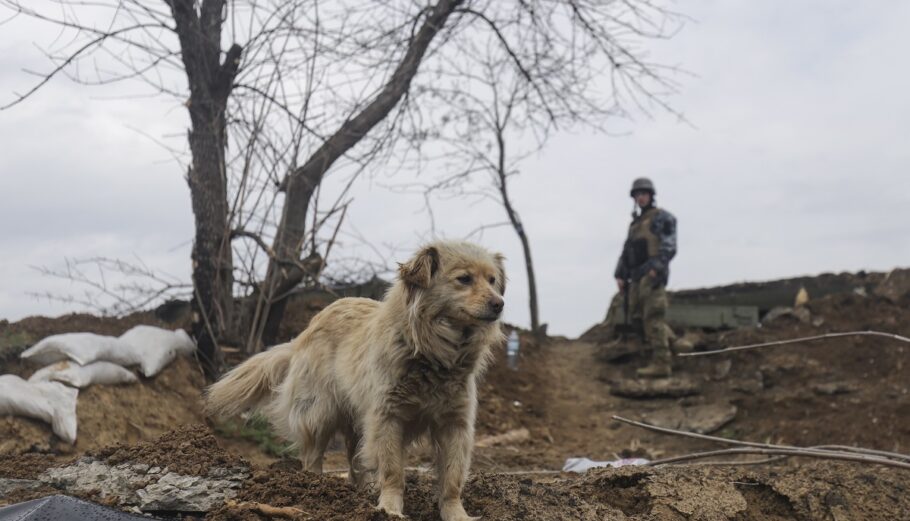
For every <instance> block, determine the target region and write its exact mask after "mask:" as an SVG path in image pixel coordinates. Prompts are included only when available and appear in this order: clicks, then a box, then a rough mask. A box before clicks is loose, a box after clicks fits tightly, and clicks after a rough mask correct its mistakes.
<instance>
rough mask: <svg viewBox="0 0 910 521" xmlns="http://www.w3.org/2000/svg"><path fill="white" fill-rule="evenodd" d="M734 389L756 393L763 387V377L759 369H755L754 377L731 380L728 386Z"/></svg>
mask: <svg viewBox="0 0 910 521" xmlns="http://www.w3.org/2000/svg"><path fill="white" fill-rule="evenodd" d="M730 387H731V388H732V389H733V390H734V391H739V392H741V393H746V394H756V393H759V392H761V391H762V390H763V389H764V388H765V378H764V375H763V374H762V372H761V371H755V377H754V378H744V379H742V380H737V381H735V382H733V384H732V385H731V386H730Z"/></svg>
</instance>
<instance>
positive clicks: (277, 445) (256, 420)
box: [215, 414, 294, 458]
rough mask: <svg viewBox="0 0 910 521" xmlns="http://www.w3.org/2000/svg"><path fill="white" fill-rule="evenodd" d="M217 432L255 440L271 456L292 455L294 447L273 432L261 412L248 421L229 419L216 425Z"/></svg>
mask: <svg viewBox="0 0 910 521" xmlns="http://www.w3.org/2000/svg"><path fill="white" fill-rule="evenodd" d="M215 432H217V433H218V434H219V435H221V436H224V437H225V438H239V439H244V440H249V441H252V442H254V443H255V444H256V445H257V446H258V447H259V449H260V450H262V451H263V452H265V453H266V454H268V455H270V456H275V457H278V458H280V457H284V456H288V455H291V454H292V453H293V452H294V448H293V446H292V444H291V443H288V442H286V441H284V440H282V439H281V438H279V437H277V436H276V435H275V433H274V432H272V426H271V425H269V421H268V420H267V419H265V417H264V416H262V415H260V414H254V415H252V416H250V417H249V419H247V420H246V421H238V420H229V421H227V422H224V423H219V424H217V425H215Z"/></svg>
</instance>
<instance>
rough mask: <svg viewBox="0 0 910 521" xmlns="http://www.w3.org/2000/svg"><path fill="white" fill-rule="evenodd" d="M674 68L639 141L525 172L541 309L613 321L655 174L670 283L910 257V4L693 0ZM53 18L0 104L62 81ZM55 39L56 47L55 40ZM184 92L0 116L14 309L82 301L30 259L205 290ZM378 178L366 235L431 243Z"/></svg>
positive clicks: (3, 313) (553, 149)
mask: <svg viewBox="0 0 910 521" xmlns="http://www.w3.org/2000/svg"><path fill="white" fill-rule="evenodd" d="M677 8H678V9H679V10H681V11H683V12H684V13H685V14H687V15H688V16H690V17H692V18H693V20H694V21H693V22H692V23H689V24H688V25H687V26H686V27H685V29H684V30H683V31H682V32H681V33H680V34H679V35H678V36H677V37H675V38H673V39H672V40H670V41H668V42H660V43H659V44H651V45H652V48H653V54H654V58H655V59H656V60H657V61H660V62H663V63H670V64H678V65H681V66H682V67H684V68H685V69H687V70H688V71H691V72H692V73H693V76H692V77H680V78H679V79H680V81H681V82H682V85H681V93H680V95H679V96H677V97H675V98H674V99H673V100H672V102H673V105H674V106H675V107H676V108H677V109H678V110H680V111H681V112H684V113H685V115H686V117H687V118H688V119H689V121H690V122H691V125H686V124H680V123H679V122H678V121H677V120H676V119H675V118H673V117H671V116H669V115H659V114H658V115H656V116H655V118H654V119H647V118H641V117H640V118H638V119H637V120H636V121H635V122H633V123H632V124H628V123H622V124H617V130H622V131H628V133H627V134H624V135H623V136H622V137H606V136H602V135H592V134H589V133H584V134H581V133H576V134H572V133H563V134H559V135H557V136H555V138H554V139H553V140H552V141H551V143H550V144H549V145H548V147H547V148H546V149H545V151H544V152H543V153H542V154H540V155H539V156H534V157H531V158H529V159H527V160H526V161H525V163H523V165H522V167H521V170H522V173H521V175H520V176H519V177H517V178H514V181H513V185H512V188H511V190H512V193H513V198H514V202H515V204H516V206H517V208H518V209H519V211H520V212H521V214H522V217H523V220H524V222H525V225H526V229H527V230H528V233H529V236H530V238H531V241H532V248H533V254H534V262H535V265H536V269H537V277H538V287H539V294H540V299H541V303H540V309H541V318H542V320H543V321H544V322H548V323H549V324H550V331H551V332H553V333H559V334H567V335H577V334H579V333H580V332H582V331H583V330H584V329H586V328H587V327H589V326H590V325H592V324H593V323H595V322H597V321H599V320H600V319H602V318H603V315H604V312H605V310H606V306H607V303H608V300H609V298H610V296H611V294H612V292H613V290H614V282H613V280H612V271H613V267H614V265H615V262H616V257H617V255H618V254H619V250H620V248H621V245H622V241H623V239H624V236H625V232H626V227H627V225H628V221H629V212H630V210H631V199H629V197H628V186H629V184H630V183H631V181H632V179H633V178H635V177H638V176H649V177H651V178H652V179H653V180H654V182H655V184H656V185H657V191H658V196H657V198H658V203H659V205H660V206H663V207H665V208H667V209H669V210H670V211H671V212H673V213H674V214H675V215H676V217H677V219H678V223H679V253H678V255H677V258H676V259H675V260H674V262H673V263H672V265H671V268H672V275H671V280H670V287H671V289H681V288H692V287H699V286H706V285H716V284H725V283H732V282H738V281H745V280H763V279H772V278H779V277H789V276H796V275H803V274H817V273H822V272H839V271H856V270H860V269H866V270H888V269H891V268H893V267H895V266H908V265H910V145H908V141H907V140H908V136H910V97H908V95H907V93H908V92H910V68H908V67H906V65H901V64H902V63H906V60H907V58H906V51H907V49H910V31H907V29H906V28H907V27H908V26H910V2H906V1H903V0H890V1H888V0H876V1H871V2H856V1H843V0H807V1H800V2H792V1H784V0H775V1H763V2H755V1H747V0H741V1H732V0H724V1H720V0H715V1H711V0H696V1H689V2H684V3H682V2H681V3H679V4H678V5H677ZM46 35H47V32H46V31H44V32H42V29H41V28H40V27H37V26H35V25H34V24H33V23H30V22H28V21H27V20H24V19H23V20H17V21H15V23H10V24H7V25H4V26H2V27H0V102H6V101H8V100H9V99H10V97H11V93H12V92H13V91H21V90H22V89H23V88H24V87H25V86H27V85H28V84H29V82H30V81H32V79H31V78H29V77H27V76H25V75H24V74H23V73H22V72H21V70H22V69H23V68H31V69H41V70H43V69H45V68H46V63H47V62H46V61H45V60H44V58H43V57H42V55H41V53H40V51H39V50H38V49H37V48H36V47H35V45H33V42H37V43H39V44H46V43H48V41H47V38H46V37H45V36H46ZM51 37H52V36H51ZM186 124H187V122H186V116H185V113H184V110H183V108H182V107H180V106H175V105H174V103H173V102H166V103H165V102H147V101H137V100H129V99H127V100H124V99H111V95H110V93H107V92H104V91H101V90H97V89H92V88H86V87H83V86H79V85H75V84H73V83H71V82H69V81H67V80H65V79H63V78H61V79H58V80H55V81H53V82H51V83H50V84H49V85H47V86H46V88H45V89H43V91H41V92H40V93H39V94H38V95H37V96H35V97H34V98H33V99H31V100H30V101H28V102H27V103H24V104H21V105H19V106H17V107H15V108H14V109H11V110H7V111H3V112H0V223H2V230H3V231H2V233H0V317H2V318H7V319H10V320H15V319H19V318H22V317H24V316H27V315H33V314H45V315H58V314H62V313H65V312H69V311H72V310H75V309H78V307H77V306H72V305H63V304H58V303H52V302H49V301H47V300H44V299H36V298H34V297H31V296H29V295H28V294H29V293H30V292H38V293H41V292H46V291H49V292H52V293H60V294H62V293H68V292H69V293H71V292H79V291H81V289H80V288H79V287H77V286H71V285H69V284H68V283H65V282H60V281H56V280H53V279H49V278H47V277H45V276H42V275H40V274H39V273H37V272H36V271H35V270H34V269H33V268H32V266H36V265H45V266H49V267H56V266H61V265H62V263H63V259H64V258H65V257H71V258H79V257H87V256H96V255H104V256H109V257H120V258H127V259H129V258H141V259H142V261H143V262H145V263H146V264H147V265H149V266H150V267H153V268H155V269H159V270H163V271H166V272H169V273H171V274H173V275H175V276H177V277H180V278H184V279H186V280H188V278H189V260H188V259H189V249H190V240H191V238H192V235H193V230H192V214H191V212H190V205H189V193H188V190H187V188H186V184H185V182H184V180H183V174H184V172H183V170H182V169H181V168H180V167H179V166H178V165H177V163H176V162H175V161H174V160H173V159H172V158H171V157H170V156H169V155H168V153H167V152H166V151H164V150H163V149H162V148H161V147H159V146H158V145H156V144H155V143H154V142H153V141H152V140H150V139H149V138H148V137H147V136H156V137H161V136H174V135H180V134H182V133H183V132H185V128H186ZM377 179H381V176H379V177H377V178H374V179H373V180H372V181H371V180H364V182H362V183H360V184H359V185H357V186H356V187H355V190H354V197H355V204H354V205H353V207H352V211H351V214H350V216H349V221H348V222H349V224H350V225H351V226H352V229H356V230H357V231H359V232H360V233H362V234H363V235H365V236H367V237H370V238H371V239H372V240H374V241H376V242H377V243H388V244H396V245H400V246H402V247H405V248H413V247H416V246H417V245H418V244H419V243H420V242H421V241H422V240H424V239H425V238H427V234H426V230H427V229H428V218H427V215H426V213H424V212H422V211H421V207H422V205H423V201H422V200H421V199H420V198H418V197H416V196H404V195H400V194H394V193H391V192H390V191H389V190H387V189H386V188H384V183H383V182H380V181H379V180H377ZM502 220H504V216H503V215H502V211H501V209H498V208H496V207H493V206H490V207H485V206H472V207H470V208H467V209H466V208H465V207H464V205H463V204H460V203H455V202H443V203H439V205H438V206H437V212H436V229H437V231H438V232H439V233H440V234H441V235H444V236H446V237H450V238H458V237H463V236H464V235H465V234H467V233H468V232H469V231H471V230H473V229H474V228H476V227H477V226H478V225H480V224H484V223H490V222H498V221H502ZM481 242H482V243H483V244H485V245H487V246H488V247H490V248H493V249H496V250H499V251H502V252H503V253H505V254H506V255H507V257H508V259H509V261H508V270H509V272H510V279H511V284H510V286H509V289H508V291H507V295H506V297H507V312H506V319H507V320H509V321H511V322H515V323H518V324H526V323H527V321H528V312H527V303H526V298H527V289H526V288H527V284H526V278H525V273H524V267H523V261H522V257H521V249H520V245H519V243H518V240H517V238H516V237H515V235H514V233H512V232H510V230H509V229H498V230H491V231H488V232H487V233H486V234H485V235H484V236H483V237H482V239H481Z"/></svg>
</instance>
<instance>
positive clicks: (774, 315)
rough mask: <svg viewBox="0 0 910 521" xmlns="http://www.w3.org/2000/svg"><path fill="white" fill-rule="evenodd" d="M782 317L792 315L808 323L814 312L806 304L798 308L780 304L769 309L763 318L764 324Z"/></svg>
mask: <svg viewBox="0 0 910 521" xmlns="http://www.w3.org/2000/svg"><path fill="white" fill-rule="evenodd" d="M781 317H792V318H795V319H797V320H799V321H800V322H803V323H805V324H808V323H809V322H810V321H811V320H812V312H810V311H809V308H807V307H805V306H800V307H797V308H788V307H785V306H778V307H776V308H772V309H771V311H768V312H767V313H766V314H765V316H764V318H762V320H761V322H762V324H770V323H771V322H774V321H775V320H778V319H779V318H781Z"/></svg>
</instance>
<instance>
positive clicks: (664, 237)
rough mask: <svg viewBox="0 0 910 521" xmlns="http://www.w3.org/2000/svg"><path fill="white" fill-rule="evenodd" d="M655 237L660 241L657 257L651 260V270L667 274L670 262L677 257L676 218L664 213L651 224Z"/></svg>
mask: <svg viewBox="0 0 910 521" xmlns="http://www.w3.org/2000/svg"><path fill="white" fill-rule="evenodd" d="M651 226H652V229H651V231H652V232H654V234H655V235H657V237H658V238H659V239H660V245H659V246H658V248H657V255H656V256H654V257H653V258H651V259H649V261H648V262H649V264H650V267H651V269H653V270H655V271H658V272H661V273H663V272H665V271H666V270H667V267H668V266H669V265H670V261H671V260H672V259H673V257H675V256H676V218H675V217H673V214H671V213H670V212H666V211H662V212H660V214H659V215H657V216H656V217H655V219H654V221H652V223H651Z"/></svg>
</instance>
